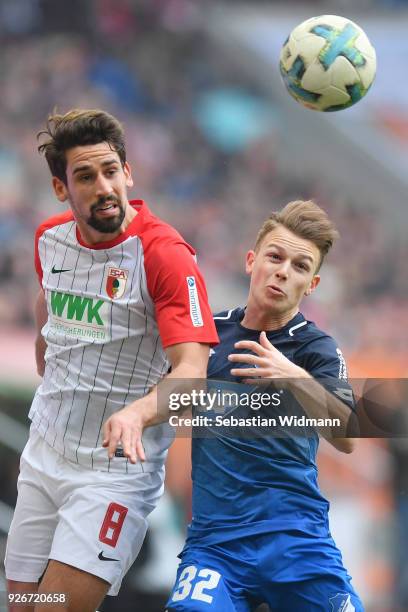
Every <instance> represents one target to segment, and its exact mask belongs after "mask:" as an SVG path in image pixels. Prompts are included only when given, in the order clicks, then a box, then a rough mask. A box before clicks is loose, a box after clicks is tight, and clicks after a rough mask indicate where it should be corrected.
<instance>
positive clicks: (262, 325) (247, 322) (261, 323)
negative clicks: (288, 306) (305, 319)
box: [241, 304, 299, 331]
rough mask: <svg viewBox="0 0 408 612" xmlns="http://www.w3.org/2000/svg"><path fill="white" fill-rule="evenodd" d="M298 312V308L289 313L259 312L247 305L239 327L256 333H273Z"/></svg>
mask: <svg viewBox="0 0 408 612" xmlns="http://www.w3.org/2000/svg"><path fill="white" fill-rule="evenodd" d="M298 312H299V309H298V308H293V309H292V310H290V311H286V312H282V313H280V312H270V311H269V312H261V311H260V310H259V309H258V308H255V307H253V306H252V305H250V304H248V306H247V307H246V309H245V314H244V318H243V319H242V321H241V325H242V326H243V327H246V328H247V329H253V330H256V331H274V330H277V329H282V327H285V325H286V324H287V323H289V321H291V320H292V319H293V317H294V316H295V315H297V313H298Z"/></svg>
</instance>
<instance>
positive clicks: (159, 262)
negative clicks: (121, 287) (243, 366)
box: [145, 236, 219, 348]
mask: <svg viewBox="0 0 408 612" xmlns="http://www.w3.org/2000/svg"><path fill="white" fill-rule="evenodd" d="M145 270H146V277H147V286H148V289H149V293H150V295H151V297H152V299H153V302H154V307H155V314H156V320H157V325H158V328H159V332H160V337H161V341H162V344H163V347H164V348H166V347H168V346H172V345H174V344H179V343H181V342H201V343H205V344H210V345H211V346H213V345H215V344H218V342H219V340H218V335H217V331H216V328H215V324H214V321H213V317H212V314H211V310H210V307H209V304H208V297H207V291H206V287H205V283H204V279H203V277H202V275H201V272H200V270H199V268H198V266H197V263H196V259H195V253H194V250H193V249H192V247H190V245H188V244H187V243H185V242H184V241H183V240H182V238H181V237H180V238H179V239H178V238H177V237H173V236H170V237H168V238H165V237H162V238H161V239H160V240H159V239H158V240H155V241H154V242H153V243H151V246H150V247H149V248H148V250H147V251H146V253H145Z"/></svg>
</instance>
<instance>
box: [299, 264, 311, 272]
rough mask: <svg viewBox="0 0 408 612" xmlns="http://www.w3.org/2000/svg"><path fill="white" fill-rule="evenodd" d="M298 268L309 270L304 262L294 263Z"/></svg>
mask: <svg viewBox="0 0 408 612" xmlns="http://www.w3.org/2000/svg"><path fill="white" fill-rule="evenodd" d="M296 265H297V267H298V268H300V269H301V270H306V272H307V271H308V270H309V268H308V267H307V265H306V264H304V263H297V264H296Z"/></svg>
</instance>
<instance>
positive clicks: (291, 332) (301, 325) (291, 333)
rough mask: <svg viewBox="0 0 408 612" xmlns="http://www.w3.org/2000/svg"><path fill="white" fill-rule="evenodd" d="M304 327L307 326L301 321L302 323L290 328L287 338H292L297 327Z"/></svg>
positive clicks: (305, 322)
mask: <svg viewBox="0 0 408 612" xmlns="http://www.w3.org/2000/svg"><path fill="white" fill-rule="evenodd" d="M304 325H307V321H302V323H298V324H297V325H294V326H293V327H291V328H290V330H289V336H293V332H294V331H295V329H299V327H303V326H304Z"/></svg>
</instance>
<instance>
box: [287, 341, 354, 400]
mask: <svg viewBox="0 0 408 612" xmlns="http://www.w3.org/2000/svg"><path fill="white" fill-rule="evenodd" d="M296 363H297V364H298V365H299V366H300V367H302V368H303V369H305V370H306V371H307V372H309V374H311V375H312V376H313V378H315V379H316V380H317V381H318V382H319V383H320V384H321V385H323V387H325V389H327V391H330V393H333V394H334V395H335V396H336V397H338V398H339V399H340V400H342V401H343V402H344V403H345V404H347V406H348V407H349V408H351V409H352V410H354V409H355V401H354V396H353V390H352V387H351V386H350V384H349V383H348V376H347V365H346V361H345V359H344V357H343V353H342V352H341V350H340V349H339V347H338V346H337V344H336V342H335V341H334V340H333V338H331V337H330V336H323V337H321V338H317V339H316V340H313V341H312V342H309V343H308V344H307V345H306V346H305V347H303V350H302V352H301V353H300V354H299V352H298V354H297V355H296Z"/></svg>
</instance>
